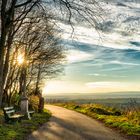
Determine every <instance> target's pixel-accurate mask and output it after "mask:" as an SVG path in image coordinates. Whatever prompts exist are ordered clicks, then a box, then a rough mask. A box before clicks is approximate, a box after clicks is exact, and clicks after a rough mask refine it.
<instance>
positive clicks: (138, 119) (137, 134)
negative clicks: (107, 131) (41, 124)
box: [56, 103, 140, 139]
mask: <svg viewBox="0 0 140 140" xmlns="http://www.w3.org/2000/svg"><path fill="white" fill-rule="evenodd" d="M56 105H58V106H61V107H65V108H68V109H71V110H75V111H77V112H80V113H83V114H86V115H87V116H90V117H92V118H95V119H98V120H100V121H102V122H103V123H104V124H105V125H106V126H109V127H112V128H116V129H117V130H119V131H120V132H123V133H124V134H127V136H130V137H132V139H140V112H135V111H133V112H132V111H130V112H127V113H124V112H122V111H120V110H118V109H116V108H111V107H106V106H103V105H99V104H82V105H78V104H75V103H59V104H56Z"/></svg>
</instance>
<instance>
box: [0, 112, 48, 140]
mask: <svg viewBox="0 0 140 140" xmlns="http://www.w3.org/2000/svg"><path fill="white" fill-rule="evenodd" d="M50 116H51V114H50V112H48V111H47V110H44V112H43V113H35V114H34V115H33V117H32V120H22V121H21V122H20V123H18V122H16V123H14V124H5V123H4V122H3V112H2V111H1V110H0V140H24V138H25V137H26V136H27V135H28V134H30V133H31V132H32V131H34V130H36V129H37V128H38V127H39V126H40V125H42V124H43V123H45V122H46V121H48V119H49V118H50Z"/></svg>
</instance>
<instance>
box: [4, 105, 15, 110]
mask: <svg viewBox="0 0 140 140" xmlns="http://www.w3.org/2000/svg"><path fill="white" fill-rule="evenodd" d="M12 109H14V107H13V106H11V107H5V108H4V110H5V111H7V110H12Z"/></svg>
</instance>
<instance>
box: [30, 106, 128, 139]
mask: <svg viewBox="0 0 140 140" xmlns="http://www.w3.org/2000/svg"><path fill="white" fill-rule="evenodd" d="M45 107H46V108H47V109H49V110H50V111H51V112H52V117H51V119H50V121H49V122H48V123H46V124H44V125H43V126H42V127H41V128H40V129H39V130H37V131H34V132H33V133H32V134H31V135H30V136H29V137H28V140H125V139H124V138H123V137H121V136H120V135H119V134H117V133H115V132H114V131H113V130H111V129H109V128H106V127H105V126H104V125H103V124H101V123H99V122H97V121H96V120H94V119H92V118H89V117H87V116H85V115H83V114H80V113H77V112H75V111H71V110H68V109H65V108H61V107H57V106H53V105H46V106H45Z"/></svg>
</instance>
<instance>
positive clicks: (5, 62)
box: [0, 0, 101, 106]
mask: <svg viewBox="0 0 140 140" xmlns="http://www.w3.org/2000/svg"><path fill="white" fill-rule="evenodd" d="M97 5H98V3H97V2H96V1H94V0H88V1H85V2H84V1H82V0H79V1H69V0H56V1H54V0H44V1H42V0H22V1H21V0H1V1H0V106H5V105H6V104H8V105H10V104H11V102H13V100H16V101H17V100H18V99H19V98H20V96H21V95H22V96H26V95H28V94H31V93H33V94H37V93H38V91H39V88H40V86H41V84H42V83H43V80H44V79H47V78H50V77H54V76H55V75H57V74H58V73H60V72H61V71H62V62H63V60H64V58H65V55H64V51H65V49H64V47H63V46H61V45H60V38H61V36H60V34H59V33H58V32H59V30H58V27H57V26H56V25H55V22H56V21H57V20H59V21H60V20H63V21H64V20H65V22H66V23H69V24H70V25H71V26H73V24H76V23H78V22H79V21H83V20H85V21H87V22H88V23H90V25H91V26H92V27H93V26H95V25H96V24H97V23H98V20H97V19H98V18H99V17H100V15H101V14H100V11H101V10H99V9H100V8H101V7H99V6H97ZM97 11H98V12H97ZM76 21H78V22H76Z"/></svg>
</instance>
